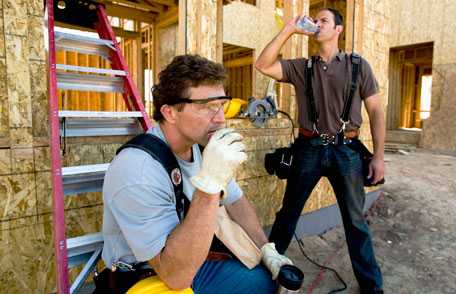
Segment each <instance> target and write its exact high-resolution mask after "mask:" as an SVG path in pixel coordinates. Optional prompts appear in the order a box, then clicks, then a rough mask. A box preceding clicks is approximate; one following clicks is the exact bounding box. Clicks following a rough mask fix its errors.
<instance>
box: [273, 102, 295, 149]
mask: <svg viewBox="0 0 456 294" xmlns="http://www.w3.org/2000/svg"><path fill="white" fill-rule="evenodd" d="M277 112H278V113H281V114H283V115H285V116H286V117H287V118H288V120H289V121H290V123H291V138H293V142H294V141H295V139H296V138H295V134H294V122H293V119H291V116H290V115H289V114H288V112H285V111H283V110H280V109H277Z"/></svg>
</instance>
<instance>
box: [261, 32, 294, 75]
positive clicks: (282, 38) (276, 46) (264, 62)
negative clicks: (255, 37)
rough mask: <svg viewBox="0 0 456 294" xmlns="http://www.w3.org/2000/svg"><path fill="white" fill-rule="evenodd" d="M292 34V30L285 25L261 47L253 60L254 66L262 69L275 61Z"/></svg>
mask: <svg viewBox="0 0 456 294" xmlns="http://www.w3.org/2000/svg"><path fill="white" fill-rule="evenodd" d="M292 34H293V31H292V30H291V29H289V28H288V27H285V28H284V29H283V30H282V31H280V32H279V33H278V34H277V36H275V38H274V39H272V41H271V42H269V44H268V45H266V47H265V48H264V49H263V51H262V52H261V54H260V56H259V57H258V59H257V61H256V62H255V67H256V68H257V69H258V70H259V71H262V69H264V68H268V67H270V66H272V65H273V64H274V62H276V61H277V59H278V57H279V54H280V50H281V49H282V47H283V45H284V44H285V42H286V41H287V40H288V38H290V36H291V35H292Z"/></svg>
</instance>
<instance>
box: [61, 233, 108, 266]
mask: <svg viewBox="0 0 456 294" xmlns="http://www.w3.org/2000/svg"><path fill="white" fill-rule="evenodd" d="M102 247H103V234H102V233H95V234H87V235H84V236H78V237H75V238H69V239H67V249H68V267H69V268H73V267H75V266H78V265H80V264H83V263H86V262H87V261H88V260H89V259H90V257H91V256H92V255H93V253H94V252H95V251H97V250H98V249H100V248H102Z"/></svg>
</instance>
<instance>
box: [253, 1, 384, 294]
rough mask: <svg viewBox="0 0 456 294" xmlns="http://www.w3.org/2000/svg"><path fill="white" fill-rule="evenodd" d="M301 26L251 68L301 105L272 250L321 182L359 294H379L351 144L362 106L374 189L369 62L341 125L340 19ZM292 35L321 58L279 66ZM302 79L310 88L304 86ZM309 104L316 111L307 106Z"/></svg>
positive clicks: (377, 153)
mask: <svg viewBox="0 0 456 294" xmlns="http://www.w3.org/2000/svg"><path fill="white" fill-rule="evenodd" d="M299 19H300V17H296V18H294V19H292V20H290V21H289V22H288V23H287V24H286V25H285V26H284V28H283V29H282V30H281V31H280V32H279V33H278V35H277V36H276V37H275V38H274V39H273V40H272V41H271V42H270V43H269V44H268V45H267V46H266V47H265V49H264V50H263V52H262V53H261V54H260V56H259V58H258V60H257V61H256V64H255V67H256V68H257V69H258V70H259V71H260V72H262V73H263V74H265V75H267V76H269V77H272V78H274V79H276V80H278V81H281V82H286V83H291V84H293V85H294V87H295V90H296V99H297V104H298V122H299V136H298V138H297V140H296V141H295V143H294V151H293V152H294V157H293V162H292V167H291V175H290V177H289V178H288V181H287V187H286V191H285V195H284V199H283V203H282V207H281V209H280V211H278V213H277V214H276V219H275V222H274V224H273V227H272V231H271V234H270V236H269V240H270V241H271V242H274V243H275V244H276V246H277V250H278V252H279V253H282V254H283V253H284V252H285V251H286V249H287V248H288V246H289V243H290V242H291V239H292V237H293V233H294V231H295V229H296V224H297V221H298V219H299V216H300V214H301V212H302V210H303V207H304V205H305V203H306V201H307V199H308V197H309V195H310V194H311V192H312V190H313V189H314V187H315V185H316V184H317V182H318V181H319V180H320V178H321V177H322V176H326V177H327V178H328V179H329V182H330V183H331V185H332V187H333V189H334V192H335V194H336V198H337V202H338V204H339V208H340V211H341V214H342V219H343V225H344V229H345V235H346V241H347V245H348V250H349V254H350V258H351V262H352V266H353V271H354V273H355V276H356V278H357V280H358V283H359V286H360V290H361V293H382V290H381V289H382V283H383V282H382V274H381V271H380V268H379V266H378V264H377V262H376V259H375V255H374V250H373V246H372V239H371V235H370V232H369V228H368V225H367V223H366V221H365V219H364V217H363V206H364V201H365V192H364V185H363V181H364V178H363V174H362V168H361V166H362V162H361V158H360V156H359V154H357V152H355V151H354V150H353V149H352V148H350V147H349V146H350V145H348V144H349V143H350V142H354V141H356V140H357V137H358V134H359V128H360V126H361V123H362V116H361V104H362V102H364V106H365V108H366V110H367V114H368V116H369V121H370V128H371V133H372V140H373V145H374V156H373V159H372V161H371V163H370V166H369V174H368V177H369V178H370V181H371V182H372V183H376V182H378V181H379V180H380V179H382V178H383V175H384V160H383V155H384V154H383V153H384V152H383V149H384V138H385V125H384V116H383V111H382V106H381V101H380V97H379V95H378V90H379V89H378V84H377V81H376V79H375V77H374V75H373V73H372V69H371V67H370V65H369V63H368V62H367V61H366V60H365V59H363V58H360V73H359V76H358V78H359V83H358V87H357V89H356V91H355V92H354V95H353V101H352V105H351V106H352V107H351V111H350V112H349V121H348V122H346V123H343V122H342V121H341V114H342V113H343V108H344V102H345V101H346V93H347V92H348V89H349V88H350V79H351V73H352V66H353V64H352V56H351V55H349V54H345V53H344V52H342V51H341V50H340V49H339V48H338V41H339V36H340V34H341V33H342V31H343V19H342V15H341V14H340V12H338V11H337V10H334V9H330V8H325V9H322V10H320V11H319V12H318V13H317V15H316V17H315V18H314V22H315V24H316V25H317V27H318V29H319V32H317V33H316V34H315V33H311V32H309V31H304V30H303V29H300V28H299V27H298V25H297V23H298V20H299ZM293 34H303V35H306V36H312V37H315V40H316V41H317V43H318V45H319V51H318V55H317V56H315V57H314V58H313V59H311V60H312V61H309V59H306V58H298V59H292V60H283V59H281V60H279V59H278V55H279V52H280V50H281V48H282V46H283V45H284V44H285V42H286V41H287V40H288V39H289V38H290V36H292V35H293ZM357 56H358V58H359V55H357ZM309 62H312V63H310V70H309V71H308V72H306V69H307V68H308V67H309ZM307 73H308V74H309V75H310V77H311V83H307V82H306V78H308V77H309V76H308V75H307ZM309 84H310V85H309ZM309 87H310V88H309ZM309 89H312V91H313V94H311V93H310V92H309V91H308V90H309ZM310 96H312V98H311V97H310ZM312 101H313V102H314V106H312V105H311V103H310V102H312ZM312 109H314V111H312ZM315 118H318V119H315ZM358 142H359V141H358Z"/></svg>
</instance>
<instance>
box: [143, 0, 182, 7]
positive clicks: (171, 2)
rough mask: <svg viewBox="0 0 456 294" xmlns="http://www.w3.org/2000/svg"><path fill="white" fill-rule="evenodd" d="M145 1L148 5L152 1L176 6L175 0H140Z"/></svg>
mask: <svg viewBox="0 0 456 294" xmlns="http://www.w3.org/2000/svg"><path fill="white" fill-rule="evenodd" d="M142 1H144V2H146V3H147V4H149V5H152V4H153V3H157V4H162V5H166V6H176V2H175V1H174V0H142Z"/></svg>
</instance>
